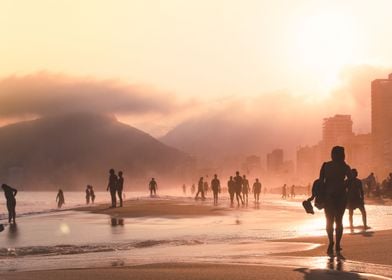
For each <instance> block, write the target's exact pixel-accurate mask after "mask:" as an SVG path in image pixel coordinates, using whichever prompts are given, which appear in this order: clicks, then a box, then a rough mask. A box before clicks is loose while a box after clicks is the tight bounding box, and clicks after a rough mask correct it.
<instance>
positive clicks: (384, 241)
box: [272, 230, 392, 265]
mask: <svg viewBox="0 0 392 280" xmlns="http://www.w3.org/2000/svg"><path fill="white" fill-rule="evenodd" d="M282 241H283V240H282ZM284 241H285V242H290V241H291V242H306V243H317V244H321V246H319V247H317V248H315V249H312V250H309V251H301V252H293V253H288V254H276V255H280V256H283V255H284V256H301V257H317V256H325V253H326V251H327V244H328V240H327V237H326V236H320V237H305V238H294V239H286V240H284ZM272 242H279V240H276V241H272ZM342 247H343V251H342V255H343V256H344V257H345V258H346V259H347V260H353V261H360V262H366V263H375V264H385V265H392V230H383V231H372V230H367V231H364V232H358V233H354V234H344V236H343V239H342Z"/></svg>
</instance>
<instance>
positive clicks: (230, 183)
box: [227, 176, 235, 205]
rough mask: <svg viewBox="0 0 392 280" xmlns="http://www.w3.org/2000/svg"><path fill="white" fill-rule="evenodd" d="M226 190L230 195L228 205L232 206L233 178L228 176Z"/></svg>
mask: <svg viewBox="0 0 392 280" xmlns="http://www.w3.org/2000/svg"><path fill="white" fill-rule="evenodd" d="M227 189H228V191H229V195H230V204H231V205H233V204H234V194H235V182H234V180H233V176H230V179H229V181H228V182H227Z"/></svg>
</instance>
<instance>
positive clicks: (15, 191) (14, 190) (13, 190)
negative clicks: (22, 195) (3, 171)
mask: <svg viewBox="0 0 392 280" xmlns="http://www.w3.org/2000/svg"><path fill="white" fill-rule="evenodd" d="M12 192H13V195H14V197H15V196H16V194H17V193H18V190H16V189H12Z"/></svg>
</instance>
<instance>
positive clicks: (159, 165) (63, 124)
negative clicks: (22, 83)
mask: <svg viewBox="0 0 392 280" xmlns="http://www.w3.org/2000/svg"><path fill="white" fill-rule="evenodd" d="M0 155H1V156H0V180H1V181H2V182H8V183H9V184H11V185H15V186H16V187H19V188H21V189H28V190H42V189H57V188H59V187H61V188H63V189H66V190H67V189H68V190H71V189H74V190H76V189H77V190H80V189H81V188H84V187H85V185H86V184H93V185H94V186H95V187H96V188H97V187H98V188H97V189H99V190H103V189H105V188H106V184H107V182H106V181H107V174H108V170H109V168H114V169H116V170H123V171H124V173H125V175H126V179H127V181H128V183H131V184H133V185H137V182H138V181H142V182H145V181H146V180H148V179H149V177H151V176H156V177H158V176H159V177H160V178H162V177H163V176H166V177H176V176H180V175H182V176H183V175H184V174H185V173H186V172H185V170H186V169H187V167H188V166H189V165H190V164H191V162H192V160H191V158H190V157H189V156H188V155H186V154H185V153H183V152H180V151H178V150H176V149H174V148H171V147H169V146H166V145H165V144H163V143H161V142H159V141H158V140H156V139H155V138H153V137H152V136H150V135H148V134H146V133H144V132H142V131H140V130H138V129H136V128H134V127H131V126H129V125H126V124H123V123H120V122H118V121H117V120H116V119H115V118H114V117H111V116H106V115H99V114H94V113H72V114H67V115H60V116H51V117H45V118H41V119H37V120H33V121H27V122H21V123H17V124H13V125H9V126H6V127H2V128H0Z"/></svg>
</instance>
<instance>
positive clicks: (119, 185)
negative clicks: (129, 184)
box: [116, 171, 124, 207]
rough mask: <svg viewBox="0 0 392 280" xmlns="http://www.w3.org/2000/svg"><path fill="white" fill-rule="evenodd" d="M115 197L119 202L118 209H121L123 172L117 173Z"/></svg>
mask: <svg viewBox="0 0 392 280" xmlns="http://www.w3.org/2000/svg"><path fill="white" fill-rule="evenodd" d="M116 189H117V196H118V199H119V200H120V207H123V189H124V177H123V172H122V171H120V172H118V180H117V188H116Z"/></svg>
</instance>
